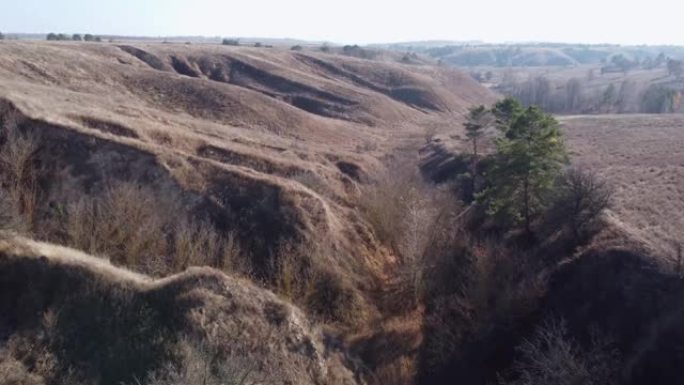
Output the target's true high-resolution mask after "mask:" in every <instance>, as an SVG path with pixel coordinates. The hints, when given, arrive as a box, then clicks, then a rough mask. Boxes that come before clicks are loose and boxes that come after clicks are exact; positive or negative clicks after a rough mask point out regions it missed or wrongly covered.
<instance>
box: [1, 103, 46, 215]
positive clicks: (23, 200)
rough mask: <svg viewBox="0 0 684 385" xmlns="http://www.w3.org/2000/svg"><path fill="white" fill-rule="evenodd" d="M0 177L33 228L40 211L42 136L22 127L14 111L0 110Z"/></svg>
mask: <svg viewBox="0 0 684 385" xmlns="http://www.w3.org/2000/svg"><path fill="white" fill-rule="evenodd" d="M0 118H1V119H2V120H0V129H1V130H0V178H2V180H1V182H2V187H3V188H4V189H5V190H6V194H8V196H9V199H10V200H11V202H12V204H13V206H14V207H15V208H16V210H17V212H18V214H20V216H21V218H23V219H24V221H25V222H26V225H27V226H28V227H29V228H31V227H33V226H34V225H35V220H36V217H37V215H38V210H39V205H38V199H39V194H40V186H39V177H40V166H39V165H38V164H36V162H37V160H36V155H37V152H38V151H39V149H40V146H41V139H40V137H39V136H38V134H36V133H35V132H33V131H31V130H28V129H25V128H24V129H22V128H21V127H20V125H21V117H20V115H19V114H17V113H15V112H13V111H7V112H5V113H2V111H0Z"/></svg>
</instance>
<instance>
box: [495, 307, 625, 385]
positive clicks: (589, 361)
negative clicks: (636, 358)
mask: <svg viewBox="0 0 684 385" xmlns="http://www.w3.org/2000/svg"><path fill="white" fill-rule="evenodd" d="M517 350H518V354H519V358H518V359H517V360H516V362H515V363H514V365H513V368H514V375H515V377H516V378H515V380H513V381H510V382H505V381H500V384H501V385H505V384H508V385H549V384H555V385H577V384H584V385H594V384H596V385H605V384H611V383H616V380H617V378H618V376H619V372H618V370H619V362H620V357H619V354H618V352H617V350H615V349H614V347H613V346H612V344H611V341H610V339H608V338H605V337H603V336H600V335H597V336H595V337H594V341H593V343H592V344H591V346H590V347H589V348H584V347H582V346H580V345H579V344H578V343H577V342H576V341H574V340H573V339H572V337H571V336H570V333H569V332H568V329H567V326H566V323H565V321H564V320H562V319H560V320H550V321H546V322H545V323H544V324H543V325H542V326H541V327H539V328H537V330H536V331H535V333H534V335H533V336H532V337H531V338H529V339H527V340H525V341H524V342H523V343H522V344H521V345H520V346H519V347H518V348H517Z"/></svg>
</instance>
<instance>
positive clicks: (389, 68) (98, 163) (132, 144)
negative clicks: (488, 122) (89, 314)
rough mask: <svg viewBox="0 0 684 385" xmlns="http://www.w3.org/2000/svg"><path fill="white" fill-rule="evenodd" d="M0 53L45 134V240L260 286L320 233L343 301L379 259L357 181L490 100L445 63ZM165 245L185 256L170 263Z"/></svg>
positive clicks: (307, 56) (15, 91)
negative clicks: (170, 202)
mask: <svg viewBox="0 0 684 385" xmlns="http://www.w3.org/2000/svg"><path fill="white" fill-rule="evenodd" d="M0 51H1V52H0V92H1V93H2V95H3V100H2V101H1V102H0V104H2V107H3V109H7V110H13V111H15V112H17V113H18V114H19V115H20V116H21V117H22V119H23V120H25V121H26V122H27V124H28V125H29V126H31V127H30V128H32V129H34V130H35V132H37V133H41V134H42V135H45V138H44V140H45V141H46V142H48V143H49V146H48V147H46V148H45V151H41V152H40V155H41V159H40V161H41V164H44V165H46V166H47V167H48V170H47V174H46V175H45V177H44V185H45V186H46V187H47V191H45V199H41V202H44V203H45V204H47V203H52V204H53V205H54V207H50V208H49V209H45V207H42V208H41V209H42V210H43V211H42V212H43V213H49V214H50V215H53V214H55V213H57V215H54V216H53V218H51V221H50V223H52V224H53V225H52V228H59V225H60V224H61V221H62V220H66V223H68V226H67V227H68V229H67V231H66V236H65V237H54V236H48V235H49V232H48V231H41V237H42V238H46V239H54V240H59V241H65V242H66V241H68V242H69V243H68V244H71V245H74V246H77V247H80V248H83V249H87V250H89V251H92V252H94V253H98V254H103V255H109V256H110V257H111V258H112V260H113V261H115V262H116V263H120V264H123V265H126V266H135V268H138V269H141V270H143V271H146V272H150V273H153V274H162V275H163V274H166V273H168V272H172V271H177V270H178V269H182V268H184V267H186V266H189V265H193V264H211V265H212V266H224V265H226V264H236V263H237V264H239V265H241V266H240V267H239V269H244V270H247V271H248V272H252V271H251V270H254V269H252V268H253V267H254V265H258V266H257V269H256V270H259V271H255V272H254V273H255V274H257V275H259V276H260V277H259V278H261V279H264V278H265V277H264V274H263V273H264V271H263V270H265V269H264V266H265V265H267V263H265V264H262V262H264V261H266V262H267V261H269V260H270V259H271V257H272V256H273V255H274V254H276V253H277V248H278V246H279V245H280V244H282V243H286V242H294V241H299V240H306V241H307V242H311V243H317V242H320V241H321V240H326V241H330V243H331V244H332V247H333V249H334V250H335V252H334V253H326V255H324V256H316V257H314V258H319V257H321V261H318V263H319V264H320V265H325V266H326V269H324V270H325V271H324V273H322V277H324V278H326V279H327V278H330V277H334V278H333V279H331V280H330V282H332V285H333V286H334V287H333V288H332V289H337V288H343V289H344V290H342V291H343V292H347V291H348V290H347V289H351V292H352V293H356V294H354V295H353V296H351V297H349V296H343V297H340V298H339V299H340V300H343V301H344V302H347V303H352V304H353V303H357V300H358V299H359V298H358V296H357V294H358V292H359V291H365V290H367V289H368V287H369V286H372V283H369V282H375V281H376V280H377V279H378V277H380V276H382V275H383V274H384V271H383V269H384V266H385V263H386V262H387V261H386V257H387V256H386V253H384V250H383V248H382V247H379V245H378V243H377V242H376V240H375V239H374V237H373V236H372V234H370V232H369V226H368V224H367V223H366V221H365V220H363V219H362V218H361V217H360V216H359V215H358V210H357V208H356V207H355V202H356V197H357V195H358V193H359V185H360V183H359V181H358V180H356V177H357V176H358V175H364V174H371V173H374V172H376V171H377V170H379V169H382V167H383V166H382V165H381V162H380V161H379V160H378V158H380V157H382V156H384V155H386V154H388V153H390V152H391V151H393V149H394V148H395V147H396V146H398V145H401V144H402V143H401V141H402V140H405V139H406V138H407V137H409V136H411V135H416V136H418V137H420V136H422V135H423V133H424V128H423V127H432V128H431V130H434V131H445V130H447V129H449V127H451V126H452V125H453V122H454V121H458V120H460V119H461V114H462V113H463V112H464V111H465V110H466V108H467V107H468V106H469V105H470V104H472V103H485V102H490V101H492V99H493V96H492V94H491V93H490V92H488V91H487V90H486V89H484V88H483V87H480V86H479V85H477V84H476V83H475V82H474V81H472V79H470V78H469V77H468V76H467V75H464V74H462V73H460V72H458V71H455V70H449V69H446V68H441V67H435V66H429V65H404V64H398V63H396V62H393V61H371V60H361V59H356V58H353V57H344V56H333V55H326V54H321V53H318V52H313V51H312V52H309V51H305V52H293V51H291V50H289V49H277V48H274V49H268V50H264V49H253V48H247V47H219V46H209V45H196V46H195V45H194V46H178V45H163V44H137V46H136V47H135V49H131V48H121V47H118V46H116V45H113V44H99V45H92V44H79V43H75V44H62V43H44V42H8V43H7V44H3V45H2V47H0ZM74 58H78V59H77V60H76V59H74ZM9 107H11V108H9ZM350 170H352V171H350ZM357 174H358V175H357ZM122 182H123V183H132V184H133V185H135V186H142V190H146V189H150V190H152V191H154V194H159V192H160V191H164V192H168V193H169V194H170V195H176V196H179V197H180V199H181V201H182V206H183V208H184V209H185V210H186V211H193V210H196V211H197V212H198V215H199V216H203V217H209V216H211V221H210V222H211V223H212V224H213V225H216V226H217V228H218V229H219V232H220V233H222V234H221V237H220V239H219V240H218V241H216V239H215V238H214V236H213V235H212V234H210V233H208V232H207V229H206V228H204V227H203V226H204V224H202V223H196V224H191V225H189V226H185V227H186V229H185V230H183V231H180V230H178V229H177V227H178V226H180V223H182V222H183V221H182V220H181V221H178V222H179V223H172V224H171V225H169V222H168V220H167V219H166V218H161V219H158V218H155V217H154V216H152V215H148V214H150V213H149V212H148V211H149V207H152V206H153V205H152V204H151V203H150V202H154V201H157V200H158V198H157V197H152V199H151V200H150V199H148V198H144V197H143V198H141V199H140V201H139V202H138V203H139V204H137V207H132V206H135V204H133V203H131V204H130V206H131V207H123V208H121V209H120V210H119V209H117V207H119V205H121V204H124V206H125V203H126V202H124V201H125V198H122V199H120V200H118V201H117V199H115V197H114V196H113V194H111V193H108V191H109V190H110V188H117V186H118V184H120V183H122ZM86 195H90V196H91V197H92V198H93V199H94V201H92V202H91V201H90V198H88V197H87V196H86ZM114 195H116V194H114ZM81 198H83V199H84V201H83V202H81V203H78V201H79V200H81ZM162 207H164V208H162V209H160V210H157V211H158V212H160V213H161V214H164V213H174V209H172V208H171V209H170V208H168V207H166V206H165V205H162ZM110 208H111V209H113V211H112V210H110ZM127 210H130V211H127ZM64 212H66V214H72V218H73V219H71V220H69V219H68V216H64V215H63V214H64ZM46 215H47V214H46ZM124 217H127V218H124ZM162 217H163V215H162ZM78 218H83V220H80V219H78ZM104 218H108V219H110V220H111V225H107V224H106V223H104ZM134 218H138V219H137V220H136V219H134ZM123 220H125V221H129V220H133V223H135V224H134V225H133V226H128V227H129V228H127V229H126V228H124V226H121V224H122V223H123V222H121V221H123ZM96 222H97V223H96ZM200 222H201V221H200ZM55 223H56V224H55ZM44 224H45V223H44V222H41V226H43V225H44ZM52 228H51V229H52ZM41 230H45V229H41ZM224 230H225V231H226V232H227V231H231V230H235V231H234V232H233V233H232V235H231V234H227V233H223V232H224ZM93 233H98V234H93ZM175 233H178V234H180V236H179V237H177V238H176V237H174V234H175ZM61 235H64V234H61ZM231 237H232V238H231ZM192 238H196V239H195V240H191V239H192ZM69 239H71V240H69ZM231 239H232V241H231ZM216 242H218V244H215V243H216ZM224 242H227V243H229V244H230V243H231V242H232V244H233V245H234V244H240V245H241V246H242V247H241V249H242V250H243V251H247V252H249V256H248V258H249V259H251V260H252V261H254V263H251V264H243V263H242V261H237V262H236V261H232V262H230V263H228V262H226V261H224V260H226V259H230V258H232V257H231V256H230V254H235V251H229V252H228V253H227V254H226V253H223V254H222V255H211V254H221V252H218V253H217V252H215V251H214V250H226V249H228V250H232V249H234V247H233V246H230V245H228V246H226V245H224ZM191 243H194V245H191ZM175 248H178V249H184V250H190V249H192V250H195V251H192V252H191V251H182V252H180V253H178V254H182V255H184V257H182V258H180V259H178V258H176V255H175V254H174V251H173V250H174V249H175ZM131 258H132V259H135V260H131ZM200 260H202V261H200ZM262 265H264V266H262ZM321 270H322V271H323V269H321ZM268 278H273V276H271V277H268ZM313 281H314V282H316V281H317V280H316V279H314V280H313ZM318 282H319V283H320V284H322V283H323V278H321V279H318ZM271 283H273V282H271ZM323 286H325V285H323ZM326 289H331V287H327V288H326ZM285 291H289V289H287V290H285ZM332 291H335V290H332ZM286 296H289V294H288V295H286ZM312 300H313V299H312ZM325 316H326V317H328V316H329V315H325ZM345 316H347V315H345ZM360 318H363V317H360Z"/></svg>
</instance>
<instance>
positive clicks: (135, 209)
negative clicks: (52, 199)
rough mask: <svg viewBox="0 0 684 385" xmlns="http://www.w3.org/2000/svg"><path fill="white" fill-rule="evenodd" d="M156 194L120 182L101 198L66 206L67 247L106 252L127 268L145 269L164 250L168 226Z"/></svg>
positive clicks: (162, 253)
mask: <svg viewBox="0 0 684 385" xmlns="http://www.w3.org/2000/svg"><path fill="white" fill-rule="evenodd" d="M156 199H157V198H156V196H155V194H154V193H153V192H152V191H150V190H149V189H147V188H143V187H138V186H135V185H134V184H130V183H121V184H118V185H116V186H114V187H111V188H109V189H108V190H107V191H106V192H105V193H104V195H103V196H102V197H98V198H82V199H81V200H80V201H78V202H76V203H74V204H71V205H69V207H68V219H67V223H66V233H67V235H68V238H69V244H70V246H73V247H75V248H78V249H81V250H85V251H87V252H89V253H92V254H98V255H106V256H108V257H110V258H111V259H112V261H113V262H115V263H117V264H120V265H125V266H128V267H136V268H143V269H144V268H145V266H146V264H148V263H154V261H153V259H154V258H159V257H160V256H163V255H165V252H166V251H167V241H166V239H167V231H168V230H167V228H166V226H165V225H166V222H165V219H164V218H163V217H162V214H161V213H170V212H173V210H172V211H167V210H168V209H169V208H168V207H166V208H164V209H161V207H160V205H159V204H158V203H157V201H156Z"/></svg>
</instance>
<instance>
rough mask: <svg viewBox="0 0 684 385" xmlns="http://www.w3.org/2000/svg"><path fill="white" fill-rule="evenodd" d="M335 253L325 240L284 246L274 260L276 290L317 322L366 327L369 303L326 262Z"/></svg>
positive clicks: (348, 281)
mask: <svg viewBox="0 0 684 385" xmlns="http://www.w3.org/2000/svg"><path fill="white" fill-rule="evenodd" d="M333 253H335V251H334V249H333V247H332V246H331V245H330V244H328V243H326V242H325V241H322V242H321V243H316V244H312V243H307V242H304V243H298V244H293V243H285V244H282V245H281V246H280V248H279V249H278V252H277V255H276V256H275V257H274V259H273V265H274V266H273V270H274V273H273V277H274V278H273V279H274V281H275V283H274V290H275V292H276V293H278V294H279V295H281V296H283V297H285V298H286V299H288V300H289V301H291V302H292V303H295V304H298V305H300V306H301V307H302V308H304V309H307V311H308V312H309V314H311V315H312V316H313V317H314V318H315V319H317V320H318V321H321V322H324V323H331V324H339V325H342V326H346V327H355V326H358V325H363V324H365V322H366V318H367V317H368V315H367V314H366V313H367V312H368V306H369V304H368V303H366V299H365V298H364V297H363V295H362V294H361V293H360V292H359V290H358V288H357V287H355V286H354V285H353V283H352V282H351V280H350V279H349V278H348V277H346V276H345V275H344V274H341V272H340V271H338V270H335V268H334V267H333V266H331V265H328V264H327V263H326V261H330V260H332V259H334V258H333V256H332V255H331V254H333Z"/></svg>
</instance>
